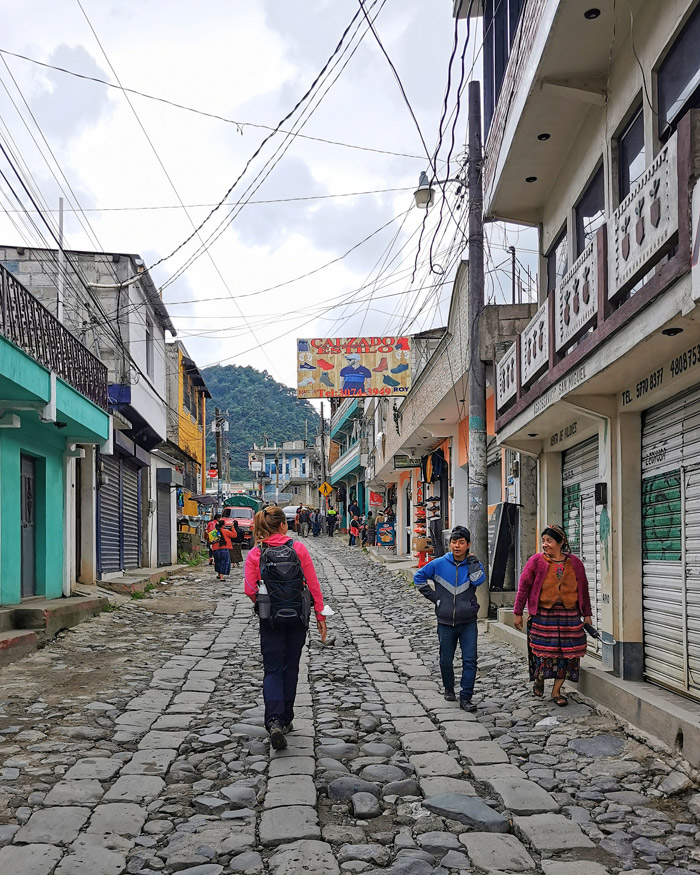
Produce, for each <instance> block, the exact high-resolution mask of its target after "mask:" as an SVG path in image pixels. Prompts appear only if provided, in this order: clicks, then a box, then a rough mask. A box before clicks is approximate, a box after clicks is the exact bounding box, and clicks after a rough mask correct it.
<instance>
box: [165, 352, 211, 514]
mask: <svg viewBox="0 0 700 875" xmlns="http://www.w3.org/2000/svg"><path fill="white" fill-rule="evenodd" d="M165 349H166V354H167V369H166V371H167V376H166V391H167V394H166V398H167V402H168V410H167V421H168V440H167V442H166V444H165V445H164V447H163V449H164V450H165V452H166V453H168V454H169V455H171V456H173V457H174V458H175V459H177V461H178V467H179V468H180V470H181V473H182V477H183V484H182V488H181V489H180V490H179V494H178V511H179V513H180V514H182V515H184V516H196V515H197V514H198V512H199V510H198V505H197V502H196V501H193V500H192V498H191V496H192V495H199V494H201V493H203V492H204V490H205V488H206V483H205V478H206V474H205V471H204V466H205V464H206V458H207V453H206V421H207V420H206V399H207V398H211V395H210V394H209V390H208V389H207V387H206V384H205V382H204V379H203V377H202V375H201V373H200V371H199V368H198V367H197V365H196V364H195V363H194V361H193V360H192V359H191V358H190V356H189V354H188V352H187V350H186V349H185V346H184V344H183V343H181V341H179V340H177V341H174V342H173V343H167V344H166V346H165ZM159 490H161V491H163V493H164V490H163V489H162V487H159ZM159 495H160V492H159ZM164 524H165V522H164V521H163V525H164Z"/></svg>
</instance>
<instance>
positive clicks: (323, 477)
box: [321, 401, 328, 515]
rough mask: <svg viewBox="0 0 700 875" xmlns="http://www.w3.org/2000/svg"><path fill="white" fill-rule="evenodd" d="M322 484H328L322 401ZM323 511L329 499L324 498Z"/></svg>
mask: <svg viewBox="0 0 700 875" xmlns="http://www.w3.org/2000/svg"><path fill="white" fill-rule="evenodd" d="M321 482H322V483H325V482H326V423H325V420H324V418H323V401H321ZM323 509H324V511H326V510H327V509H328V499H327V498H326V496H325V495H324V496H323ZM324 515H325V514H324Z"/></svg>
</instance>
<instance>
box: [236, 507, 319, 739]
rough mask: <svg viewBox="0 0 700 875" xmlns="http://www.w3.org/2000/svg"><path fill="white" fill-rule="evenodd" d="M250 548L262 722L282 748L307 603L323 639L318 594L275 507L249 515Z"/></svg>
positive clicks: (248, 578)
mask: <svg viewBox="0 0 700 875" xmlns="http://www.w3.org/2000/svg"><path fill="white" fill-rule="evenodd" d="M253 537H254V540H255V547H253V549H252V550H250V551H249V552H248V555H247V557H246V561H245V571H244V578H245V594H246V595H247V596H248V597H249V598H250V599H251V600H252V601H253V602H254V604H255V611H256V613H257V614H258V617H259V618H260V650H261V651H262V657H263V669H264V673H265V674H264V678H263V699H264V701H265V726H266V728H267V731H268V732H269V733H270V744H271V745H272V747H273V748H274V749H275V750H283V749H284V748H285V747H286V746H287V739H286V737H285V736H286V734H287V733H288V732H291V731H292V728H293V727H292V721H293V719H294V700H295V698H296V691H297V680H298V677H299V660H300V658H301V652H302V650H303V648H304V643H305V641H306V633H307V631H308V627H309V618H310V614H311V608H312V602H313V609H314V611H315V613H316V625H317V628H318V632H319V634H320V636H321V640H322V641H325V640H326V632H327V629H326V619H325V616H324V614H323V610H324V606H323V595H322V593H321V587H320V585H319V582H318V577H317V575H316V570H315V569H314V565H313V562H312V561H311V556H310V555H309V551H308V550H307V549H306V547H305V546H304V544H302V543H301V542H300V541H295V540H293V539H292V538H289V537H287V519H286V517H285V515H284V512H283V511H282V509H281V508H279V507H268V508H265V509H264V510H260V511H258V512H257V513H256V514H255V521H254V526H253Z"/></svg>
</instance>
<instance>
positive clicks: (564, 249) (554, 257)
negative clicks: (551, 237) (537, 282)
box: [546, 228, 569, 294]
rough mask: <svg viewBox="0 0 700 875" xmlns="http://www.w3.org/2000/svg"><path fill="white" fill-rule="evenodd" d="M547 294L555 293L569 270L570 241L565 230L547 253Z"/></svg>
mask: <svg viewBox="0 0 700 875" xmlns="http://www.w3.org/2000/svg"><path fill="white" fill-rule="evenodd" d="M546 258H547V294H549V292H553V291H554V290H555V289H556V288H557V287H558V286H559V285H560V284H561V281H562V279H563V278H564V275H565V274H566V272H567V270H568V269H569V241H568V238H567V236H566V228H564V229H563V230H562V231H561V233H560V234H559V236H558V237H557V240H556V242H555V243H553V244H552V246H551V247H550V249H549V252H548V253H547V256H546Z"/></svg>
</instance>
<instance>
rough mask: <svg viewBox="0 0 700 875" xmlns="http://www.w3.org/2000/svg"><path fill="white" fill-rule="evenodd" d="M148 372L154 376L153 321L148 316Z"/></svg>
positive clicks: (150, 375)
mask: <svg viewBox="0 0 700 875" xmlns="http://www.w3.org/2000/svg"><path fill="white" fill-rule="evenodd" d="M146 373H147V374H148V376H149V377H151V378H153V322H152V321H151V320H150V319H149V318H148V317H147V318H146Z"/></svg>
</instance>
